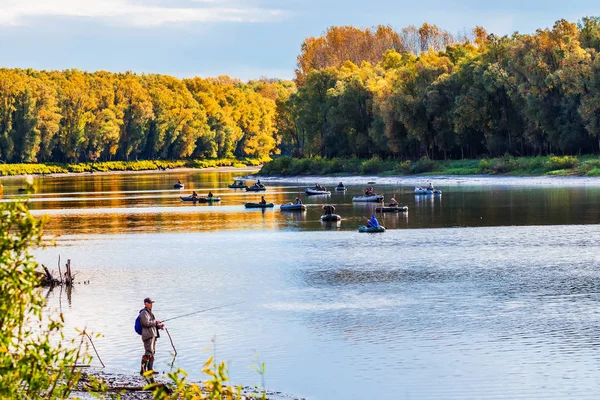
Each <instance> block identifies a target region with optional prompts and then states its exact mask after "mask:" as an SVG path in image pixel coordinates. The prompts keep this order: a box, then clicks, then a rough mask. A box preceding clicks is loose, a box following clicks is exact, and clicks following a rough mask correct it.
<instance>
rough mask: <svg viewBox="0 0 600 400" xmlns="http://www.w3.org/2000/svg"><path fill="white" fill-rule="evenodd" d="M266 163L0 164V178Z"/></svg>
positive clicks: (242, 165)
mask: <svg viewBox="0 0 600 400" xmlns="http://www.w3.org/2000/svg"><path fill="white" fill-rule="evenodd" d="M264 161H267V160H262V159H240V160H238V159H216V160H178V161H163V160H149V161H145V160H144V161H105V162H96V163H77V164H57V163H49V164H0V176H2V177H8V176H24V175H52V176H56V175H65V174H72V173H96V172H118V173H120V172H139V171H157V172H161V171H167V170H182V169H183V170H190V169H207V168H224V167H225V168H230V169H231V170H239V169H242V168H247V167H254V168H257V169H258V167H260V166H261V165H262V163H263V162H264Z"/></svg>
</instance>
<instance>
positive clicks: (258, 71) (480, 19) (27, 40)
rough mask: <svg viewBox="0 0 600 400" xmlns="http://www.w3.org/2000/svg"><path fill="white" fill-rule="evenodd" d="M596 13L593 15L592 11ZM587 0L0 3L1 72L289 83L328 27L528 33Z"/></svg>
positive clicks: (573, 12)
mask: <svg viewBox="0 0 600 400" xmlns="http://www.w3.org/2000/svg"><path fill="white" fill-rule="evenodd" d="M594 4H596V5H594ZM597 4H598V3H592V2H591V1H588V0H582V1H578V2H576V3H571V4H567V3H565V2H564V0H561V1H558V0H544V1H542V0H520V1H515V0H505V1H503V2H497V3H486V2H482V1H475V0H457V1H454V2H449V1H442V0H421V1H410V2H409V1H403V0H370V1H368V2H367V1H364V0H363V1H358V0H331V1H328V0H321V1H317V0H279V1H276V0H246V1H243V0H0V49H1V51H0V66H2V67H21V68H35V69H65V68H78V69H82V70H88V71H96V70H102V69H103V70H109V71H113V72H119V71H135V72H147V73H163V74H169V75H174V76H177V77H180V78H183V77H190V76H202V77H207V76H218V75H230V76H233V77H237V78H240V79H243V80H247V79H254V78H259V77H261V76H267V77H272V78H275V77H277V78H286V79H287V78H292V77H293V73H294V67H295V63H296V56H297V55H298V53H299V51H300V45H301V43H302V41H303V40H304V38H306V37H308V36H319V35H320V34H321V33H322V32H323V31H324V30H325V29H327V28H328V27H329V26H332V25H354V26H357V27H370V26H374V25H377V24H384V25H387V24H389V25H391V26H392V27H394V28H395V29H396V30H398V31H399V30H400V29H402V28H403V27H405V26H407V25H411V24H413V25H420V24H422V23H423V22H429V23H434V24H437V25H439V26H440V27H442V28H444V29H447V30H449V31H451V32H458V31H460V30H464V29H470V28H472V27H473V26H475V25H482V26H484V27H485V28H486V29H487V30H488V32H490V33H497V34H502V35H503V34H511V33H512V32H514V31H519V32H522V33H530V32H534V31H535V29H537V28H545V27H549V26H552V24H553V23H554V21H556V20H558V19H560V18H565V19H567V20H570V21H574V22H575V21H577V20H579V19H580V18H581V17H583V16H587V15H600V6H598V5H597Z"/></svg>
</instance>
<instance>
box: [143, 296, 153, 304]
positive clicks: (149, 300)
mask: <svg viewBox="0 0 600 400" xmlns="http://www.w3.org/2000/svg"><path fill="white" fill-rule="evenodd" d="M144 303H154V300H152V299H151V298H150V297H146V298H145V299H144Z"/></svg>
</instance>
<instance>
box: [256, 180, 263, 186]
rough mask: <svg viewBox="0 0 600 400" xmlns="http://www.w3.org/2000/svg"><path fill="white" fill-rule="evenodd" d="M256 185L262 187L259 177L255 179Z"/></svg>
mask: <svg viewBox="0 0 600 400" xmlns="http://www.w3.org/2000/svg"><path fill="white" fill-rule="evenodd" d="M256 186H258V187H263V184H262V183H260V179H259V180H257V181H256Z"/></svg>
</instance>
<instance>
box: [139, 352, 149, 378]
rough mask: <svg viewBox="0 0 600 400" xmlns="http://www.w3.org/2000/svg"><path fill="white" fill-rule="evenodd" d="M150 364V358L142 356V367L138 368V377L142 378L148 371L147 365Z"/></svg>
mask: <svg viewBox="0 0 600 400" xmlns="http://www.w3.org/2000/svg"><path fill="white" fill-rule="evenodd" d="M149 362H150V357H148V356H142V366H141V368H140V375H142V376H144V373H145V372H146V371H148V363H149Z"/></svg>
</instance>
